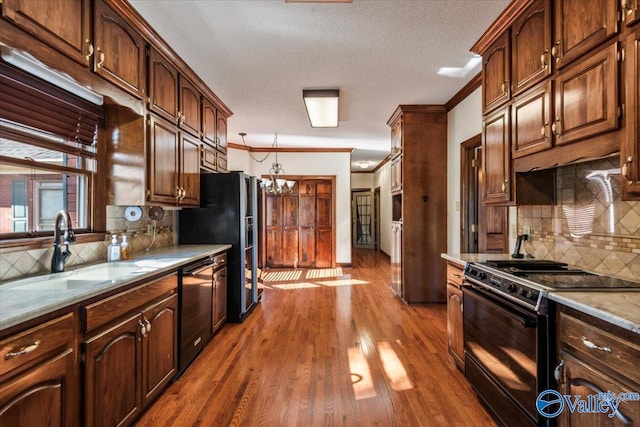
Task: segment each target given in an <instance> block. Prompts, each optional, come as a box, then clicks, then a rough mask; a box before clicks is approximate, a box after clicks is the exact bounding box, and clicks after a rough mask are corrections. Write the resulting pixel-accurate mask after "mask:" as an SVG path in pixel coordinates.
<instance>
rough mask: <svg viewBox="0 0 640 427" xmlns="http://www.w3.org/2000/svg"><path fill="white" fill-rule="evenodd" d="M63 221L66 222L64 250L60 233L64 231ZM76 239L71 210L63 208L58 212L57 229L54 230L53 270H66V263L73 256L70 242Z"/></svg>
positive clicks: (53, 271)
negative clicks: (61, 246)
mask: <svg viewBox="0 0 640 427" xmlns="http://www.w3.org/2000/svg"><path fill="white" fill-rule="evenodd" d="M62 222H64V223H65V224H64V227H65V228H64V235H62V237H63V242H62V243H64V244H65V246H66V247H65V249H64V251H63V250H62V249H60V245H61V243H60V235H61V233H62ZM75 241H76V236H75V234H74V233H73V228H72V227H71V217H70V216H69V212H67V211H65V210H61V211H59V212H58V213H57V214H56V222H55V229H54V232H53V257H51V272H52V273H59V272H61V271H64V264H65V263H66V262H67V260H68V259H69V257H70V256H71V251H70V250H69V244H70V243H73V242H75Z"/></svg>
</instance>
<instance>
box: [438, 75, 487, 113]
mask: <svg viewBox="0 0 640 427" xmlns="http://www.w3.org/2000/svg"><path fill="white" fill-rule="evenodd" d="M481 86H482V72H480V73H478V74H476V75H475V76H474V77H473V78H472V79H471V80H469V82H468V83H467V84H466V85H464V86H463V87H462V89H460V90H459V91H458V93H456V94H455V95H453V96H452V97H451V99H450V100H448V101H447V103H446V104H444V106H445V107H447V112H449V111H451V110H453V109H454V108H455V106H456V105H458V104H459V103H461V102H462V101H464V99H465V98H466V97H467V96H469V95H471V93H473V91H475V90H476V89H478V88H479V87H481Z"/></svg>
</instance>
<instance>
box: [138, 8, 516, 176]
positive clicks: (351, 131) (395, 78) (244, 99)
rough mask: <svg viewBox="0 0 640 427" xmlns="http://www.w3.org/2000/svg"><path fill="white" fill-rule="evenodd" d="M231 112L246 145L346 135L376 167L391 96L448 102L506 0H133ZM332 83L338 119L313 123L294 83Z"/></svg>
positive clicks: (358, 156)
mask: <svg viewBox="0 0 640 427" xmlns="http://www.w3.org/2000/svg"><path fill="white" fill-rule="evenodd" d="M130 3H131V4H132V5H133V7H134V8H136V9H137V10H138V11H139V12H140V14H141V15H142V16H143V17H144V18H145V19H146V20H147V21H148V22H149V23H150V24H151V25H152V26H153V27H154V28H155V29H156V31H158V33H159V34H160V35H161V36H162V37H163V38H164V39H165V40H166V41H167V42H168V43H169V44H170V45H171V46H172V47H173V48H174V50H175V51H176V52H177V53H178V54H179V55H180V56H181V57H182V58H183V59H184V60H185V61H186V62H187V63H188V64H189V65H190V66H191V68H193V70H194V71H195V72H196V73H197V74H198V75H199V76H200V77H201V78H202V79H203V80H204V81H205V83H207V84H208V85H209V87H211V89H213V91H214V92H215V93H216V94H217V95H218V96H219V97H220V99H222V100H223V101H224V102H225V103H226V104H227V106H228V107H229V108H231V110H232V111H233V112H234V115H233V116H232V117H231V118H230V119H229V123H228V135H229V140H230V141H231V142H235V143H239V144H241V143H242V140H241V139H240V137H239V136H238V133H239V132H246V133H247V136H246V137H245V140H246V143H247V144H248V145H250V146H255V147H265V146H271V145H272V144H273V140H274V133H276V132H277V133H278V146H279V147H325V148H329V147H338V148H345V147H352V148H355V149H356V150H355V151H354V153H353V155H352V161H353V162H354V163H355V164H354V166H352V167H353V169H354V170H362V169H360V168H358V167H357V166H358V165H357V162H359V161H361V160H369V161H371V167H374V166H375V165H376V164H377V163H378V162H379V161H380V160H382V159H384V158H385V157H386V156H387V154H388V153H389V150H390V142H389V128H388V127H387V125H386V121H387V119H388V118H389V116H390V115H391V113H392V112H393V111H394V109H395V108H396V107H397V106H398V105H399V104H444V103H445V102H446V101H448V100H449V99H450V98H451V97H452V96H453V95H454V94H455V93H456V92H457V91H458V90H460V89H461V88H462V87H463V86H464V85H465V83H467V82H468V81H469V80H470V79H471V78H472V77H473V76H474V75H475V74H476V73H477V72H478V71H479V66H476V67H475V68H472V69H470V70H466V74H465V72H464V70H458V71H463V72H459V73H458V74H464V75H463V76H462V77H460V76H458V77H445V76H441V75H438V70H439V69H440V68H441V67H459V68H464V67H465V65H466V64H467V62H468V61H469V60H470V59H471V58H472V56H473V54H472V53H471V52H469V48H470V47H471V45H472V44H473V43H474V42H475V41H476V40H477V39H478V38H480V36H481V35H482V33H483V32H484V31H485V30H486V29H487V28H488V26H489V25H490V24H491V23H492V22H493V20H494V19H495V18H496V17H497V16H498V15H499V14H500V12H501V11H502V10H503V9H504V8H505V7H506V5H507V4H508V3H509V1H508V0H486V1H485V0H465V1H454V0H443V1H438V0H416V1H412V0H388V1H387V0H353V3H337V4H336V3H333V4H331V3H285V1H284V0H230V1H225V0H200V1H196V0H130ZM323 88H337V89H340V104H339V106H340V114H339V120H340V124H339V127H338V128H332V129H312V128H311V127H310V125H309V120H308V119H307V116H306V112H305V108H304V104H303V102H302V89H323Z"/></svg>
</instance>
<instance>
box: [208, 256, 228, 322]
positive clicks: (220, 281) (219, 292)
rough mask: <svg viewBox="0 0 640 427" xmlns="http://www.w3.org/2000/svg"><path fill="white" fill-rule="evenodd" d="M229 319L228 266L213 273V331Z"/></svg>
mask: <svg viewBox="0 0 640 427" xmlns="http://www.w3.org/2000/svg"><path fill="white" fill-rule="evenodd" d="M225 320H227V267H224V268H221V269H219V270H217V271H215V272H214V273H213V315H212V319H211V333H212V334H213V333H215V332H216V331H217V330H218V329H220V327H221V326H222V325H223V324H224V322H225Z"/></svg>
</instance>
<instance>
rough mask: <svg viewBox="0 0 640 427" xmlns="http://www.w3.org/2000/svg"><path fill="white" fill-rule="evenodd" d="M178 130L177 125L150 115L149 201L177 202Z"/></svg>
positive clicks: (178, 193)
mask: <svg viewBox="0 0 640 427" xmlns="http://www.w3.org/2000/svg"><path fill="white" fill-rule="evenodd" d="M178 160H179V159H178V131H177V130H176V127H175V125H173V124H171V123H168V122H166V121H164V120H162V119H160V118H156V117H154V116H153V115H149V171H148V173H149V174H150V176H149V185H150V189H149V190H150V191H149V201H150V202H158V203H165V204H172V205H174V204H176V203H177V201H178V199H179V197H180V195H181V192H180V191H179V190H180V189H179V188H178V187H179V185H178V184H179V181H178V168H179V164H178Z"/></svg>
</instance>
